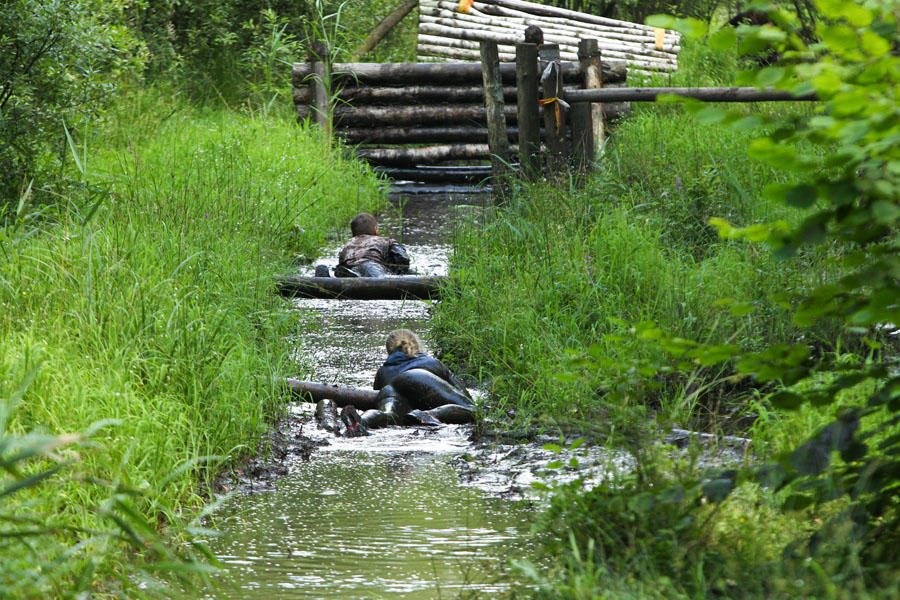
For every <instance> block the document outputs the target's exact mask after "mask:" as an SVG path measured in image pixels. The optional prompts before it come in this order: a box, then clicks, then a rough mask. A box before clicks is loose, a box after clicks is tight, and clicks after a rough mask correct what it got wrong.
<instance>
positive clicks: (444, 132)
mask: <svg viewBox="0 0 900 600" xmlns="http://www.w3.org/2000/svg"><path fill="white" fill-rule="evenodd" d="M336 133H337V135H339V136H340V137H341V138H342V139H343V140H344V141H346V142H348V143H350V144H436V143H457V144H459V143H469V142H478V143H484V144H486V143H487V135H488V131H487V128H486V127H471V126H470V127H466V126H459V127H377V128H371V129H362V128H361V129H341V130H338V131H336ZM506 135H507V137H508V138H509V139H510V141H515V140H517V139H518V137H519V130H518V128H516V127H507V128H506Z"/></svg>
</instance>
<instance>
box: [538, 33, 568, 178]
mask: <svg viewBox="0 0 900 600" xmlns="http://www.w3.org/2000/svg"><path fill="white" fill-rule="evenodd" d="M538 56H539V57H540V65H541V66H540V69H541V89H542V91H543V98H541V105H542V106H543V107H544V132H545V134H546V142H547V149H548V150H549V154H550V157H549V161H548V162H549V165H548V167H549V168H550V171H551V172H556V171H558V170H559V169H560V168H561V167H562V165H563V163H564V162H565V159H566V138H565V131H566V112H565V110H564V109H563V105H562V103H561V102H560V100H561V99H562V98H561V96H562V93H563V91H562V73H561V72H560V66H559V65H560V60H559V46H558V45H556V44H543V45H542V46H540V47H539V48H538Z"/></svg>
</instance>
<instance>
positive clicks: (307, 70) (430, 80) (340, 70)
mask: <svg viewBox="0 0 900 600" xmlns="http://www.w3.org/2000/svg"><path fill="white" fill-rule="evenodd" d="M560 66H561V73H562V76H563V78H564V80H566V81H571V82H575V81H578V80H580V77H581V74H580V70H579V65H578V64H577V63H574V62H563V63H562V64H561V65H560ZM603 68H604V72H603V80H604V81H610V82H622V81H625V77H626V68H625V63H624V62H615V63H605V64H604V65H603ZM312 73H313V72H312V68H311V67H310V65H309V64H307V63H294V67H293V81H294V85H295V86H297V87H300V86H302V85H305V84H307V83H308V79H309V77H310V76H311V75H312ZM500 75H501V76H502V77H503V81H504V82H505V83H512V82H514V81H515V80H516V65H515V64H513V63H501V64H500ZM331 78H332V81H342V82H346V81H350V82H353V84H354V85H359V84H360V83H374V84H378V85H388V84H390V85H396V84H412V85H444V84H449V83H468V84H469V85H478V84H480V83H481V65H480V64H479V63H477V62H475V63H469V62H448V63H334V64H333V65H332V67H331Z"/></svg>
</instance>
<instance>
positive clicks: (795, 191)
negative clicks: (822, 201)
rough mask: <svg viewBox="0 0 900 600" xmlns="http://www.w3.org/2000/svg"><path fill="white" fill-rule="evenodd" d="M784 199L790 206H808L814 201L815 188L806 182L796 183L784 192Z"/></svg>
mask: <svg viewBox="0 0 900 600" xmlns="http://www.w3.org/2000/svg"><path fill="white" fill-rule="evenodd" d="M784 200H785V202H786V203H787V204H789V205H790V206H796V207H797V208H809V207H810V206H812V205H813V204H815V202H816V188H815V187H813V186H811V185H807V184H801V185H796V186H794V187H792V188H791V189H790V190H789V191H788V192H787V194H785V198H784Z"/></svg>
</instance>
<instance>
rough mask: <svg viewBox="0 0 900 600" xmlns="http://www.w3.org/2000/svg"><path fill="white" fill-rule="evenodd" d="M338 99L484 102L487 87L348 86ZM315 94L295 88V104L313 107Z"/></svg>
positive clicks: (507, 91)
mask: <svg viewBox="0 0 900 600" xmlns="http://www.w3.org/2000/svg"><path fill="white" fill-rule="evenodd" d="M503 97H504V98H507V99H509V100H514V99H515V97H516V88H515V87H511V86H506V87H504V88H503ZM337 98H338V99H339V100H341V101H343V102H349V103H352V104H356V105H360V104H378V103H391V102H398V101H399V102H402V103H409V102H415V101H419V102H423V101H428V100H437V101H441V102H482V101H483V100H484V87H483V86H480V85H477V86H476V85H469V86H459V85H457V86H453V85H409V86H402V87H372V86H366V87H345V88H343V89H341V90H338V92H337ZM311 100H312V92H311V90H310V88H309V86H303V87H295V88H294V103H295V104H309V103H310V101H311Z"/></svg>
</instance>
